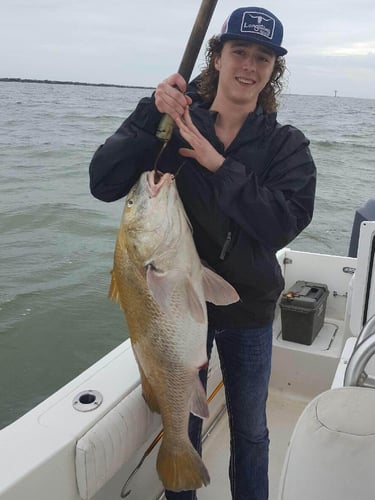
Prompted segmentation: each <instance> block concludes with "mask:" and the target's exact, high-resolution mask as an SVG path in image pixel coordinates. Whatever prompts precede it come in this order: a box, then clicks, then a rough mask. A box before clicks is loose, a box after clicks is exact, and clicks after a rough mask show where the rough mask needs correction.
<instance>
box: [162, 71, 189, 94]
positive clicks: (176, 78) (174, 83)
mask: <svg viewBox="0 0 375 500" xmlns="http://www.w3.org/2000/svg"><path fill="white" fill-rule="evenodd" d="M166 81H167V82H168V84H169V85H170V86H171V87H177V88H178V89H179V90H180V92H182V93H183V94H184V93H185V92H186V87H187V85H186V80H185V79H184V78H183V77H182V76H181V75H180V74H179V73H174V74H173V75H171V76H169V77H168V78H167V79H166Z"/></svg>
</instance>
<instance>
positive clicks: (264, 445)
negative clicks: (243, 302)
mask: <svg viewBox="0 0 375 500" xmlns="http://www.w3.org/2000/svg"><path fill="white" fill-rule="evenodd" d="M214 339H215V342H216V346H217V350H218V353H219V358H220V365H221V370H222V372H223V381H224V386H225V395H226V401H227V410H228V417H229V427H230V463H229V478H230V486H231V492H232V499H233V500H267V499H268V449H269V437H268V428H267V419H266V401H267V395H268V383H269V378H270V372H271V354H272V324H270V325H267V326H266V327H262V328H228V329H222V330H214V329H211V328H209V330H208V338H207V351H208V354H209V357H210V354H211V350H212V346H213V341H214ZM200 377H201V380H202V381H203V383H204V385H205V386H206V379H207V369H205V370H201V373H200ZM201 431H202V420H201V419H200V418H198V417H195V416H194V415H191V416H190V422H189V435H190V439H191V442H192V443H193V445H194V446H195V448H196V449H197V450H198V451H199V453H201ZM165 496H166V498H167V499H168V500H196V498H197V495H196V492H195V491H181V492H179V493H175V492H171V491H166V492H165Z"/></svg>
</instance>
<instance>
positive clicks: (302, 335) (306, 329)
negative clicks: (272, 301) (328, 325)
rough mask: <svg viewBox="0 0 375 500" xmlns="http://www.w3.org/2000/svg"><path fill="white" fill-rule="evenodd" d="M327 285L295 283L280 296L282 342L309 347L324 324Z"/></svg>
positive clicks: (305, 282) (327, 292) (304, 282)
mask: <svg viewBox="0 0 375 500" xmlns="http://www.w3.org/2000/svg"><path fill="white" fill-rule="evenodd" d="M328 295H329V291H328V287H327V285H324V284H322V283H310V282H308V281H297V282H296V283H295V284H294V285H293V286H292V288H290V290H288V291H287V292H286V293H284V294H283V295H282V296H281V300H280V308H281V327H282V338H283V340H289V341H291V342H297V343H299V344H305V345H311V344H312V343H313V341H314V339H315V337H316V336H317V335H318V333H319V331H320V329H321V328H322V326H323V323H324V316H325V312H326V305H327V297H328Z"/></svg>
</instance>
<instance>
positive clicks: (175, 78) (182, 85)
mask: <svg viewBox="0 0 375 500" xmlns="http://www.w3.org/2000/svg"><path fill="white" fill-rule="evenodd" d="M186 87H187V85H186V81H185V80H184V78H183V77H182V76H181V75H179V74H178V73H174V74H173V75H171V76H169V77H168V78H166V79H165V80H163V81H162V82H161V83H159V85H158V86H157V87H156V91H155V104H156V107H157V109H158V111H159V112H160V113H167V114H168V115H170V116H171V117H172V118H173V120H176V118H181V117H182V116H183V115H184V113H185V110H186V108H187V107H188V106H189V105H190V104H191V103H192V100H191V99H190V97H188V96H186V95H185V91H186Z"/></svg>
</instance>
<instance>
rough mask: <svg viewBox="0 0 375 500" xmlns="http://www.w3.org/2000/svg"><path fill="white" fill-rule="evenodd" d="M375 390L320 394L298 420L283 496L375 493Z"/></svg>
mask: <svg viewBox="0 0 375 500" xmlns="http://www.w3.org/2000/svg"><path fill="white" fill-rule="evenodd" d="M374 463H375V390H374V389H369V388H363V387H342V388H339V389H333V390H330V391H327V392H324V393H322V394H320V395H319V396H318V397H317V398H315V399H314V400H313V401H311V403H310V404H309V405H308V406H307V407H306V409H305V410H304V412H303V413H302V415H301V417H300V419H299V420H298V422H297V425H296V427H295V430H294V433H293V435H292V438H291V441H290V444H289V447H288V451H287V456H286V458H285V463H284V470H283V473H282V477H281V481H280V488H279V495H278V500H301V499H303V500H317V499H319V500H353V499H354V498H358V499H363V500H365V499H370V498H375V473H374Z"/></svg>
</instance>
